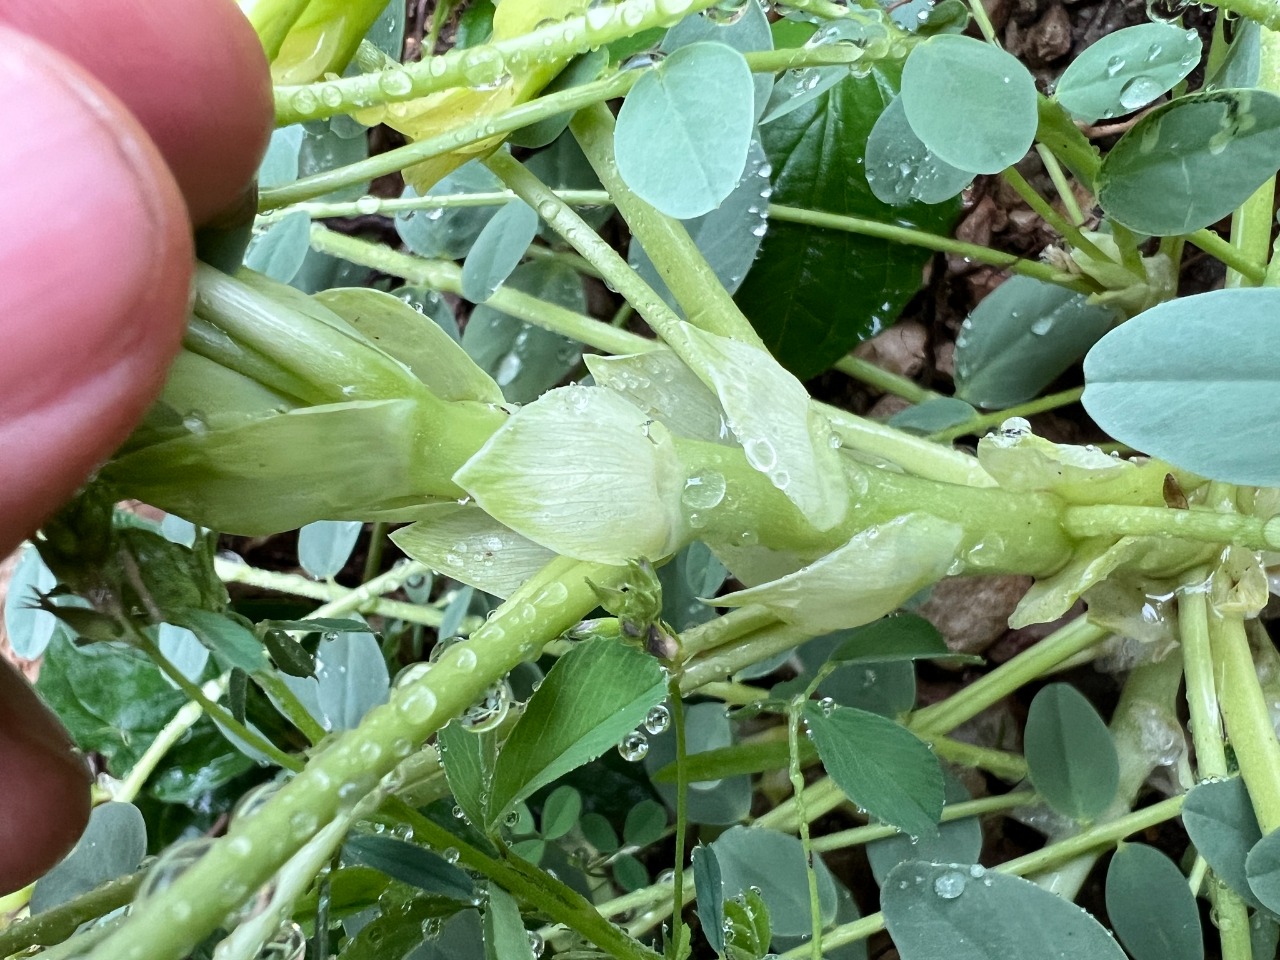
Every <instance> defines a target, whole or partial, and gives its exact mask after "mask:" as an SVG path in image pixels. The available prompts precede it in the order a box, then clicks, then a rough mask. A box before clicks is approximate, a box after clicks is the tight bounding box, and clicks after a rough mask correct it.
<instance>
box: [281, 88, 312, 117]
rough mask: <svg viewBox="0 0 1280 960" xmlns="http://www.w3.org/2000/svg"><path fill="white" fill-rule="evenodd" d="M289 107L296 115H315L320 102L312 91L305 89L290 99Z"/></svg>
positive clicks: (295, 92) (296, 92)
mask: <svg viewBox="0 0 1280 960" xmlns="http://www.w3.org/2000/svg"><path fill="white" fill-rule="evenodd" d="M289 105H290V106H291V107H293V109H294V111H295V112H296V113H300V114H304V115H306V114H311V113H315V112H316V110H317V109H319V107H320V101H319V100H317V99H316V95H315V94H314V93H312V92H311V91H310V90H307V89H306V88H303V89H302V90H296V91H294V93H293V96H291V97H290V98H289Z"/></svg>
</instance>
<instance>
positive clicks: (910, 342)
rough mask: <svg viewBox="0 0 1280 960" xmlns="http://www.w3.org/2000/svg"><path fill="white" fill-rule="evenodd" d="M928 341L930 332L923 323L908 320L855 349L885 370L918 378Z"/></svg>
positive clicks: (858, 353) (861, 355)
mask: <svg viewBox="0 0 1280 960" xmlns="http://www.w3.org/2000/svg"><path fill="white" fill-rule="evenodd" d="M928 341H929V334H928V332H927V331H926V330H925V328H924V327H923V326H922V325H921V324H920V323H918V322H916V321H914V320H904V321H903V322H901V323H896V324H894V325H893V326H892V327H890V328H889V329H888V330H885V331H884V332H882V333H880V334H878V335H876V336H874V337H872V338H871V339H870V340H866V341H864V342H862V343H860V344H858V347H857V349H855V350H854V351H853V352H854V355H855V356H857V357H861V358H862V359H863V360H870V361H871V362H872V363H874V364H875V365H876V366H877V367H880V368H881V369H882V370H888V371H889V372H890V373H896V374H898V375H899V376H902V377H914V376H915V375H916V374H917V373H919V372H920V371H921V370H923V369H924V363H925V354H926V348H927V346H928Z"/></svg>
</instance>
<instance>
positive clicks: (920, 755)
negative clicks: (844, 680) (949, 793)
mask: <svg viewBox="0 0 1280 960" xmlns="http://www.w3.org/2000/svg"><path fill="white" fill-rule="evenodd" d="M804 721H805V724H806V725H807V726H808V728H809V733H810V735H811V736H812V737H813V743H814V746H816V747H817V748H818V756H819V757H821V758H822V765H823V766H824V767H826V770H827V774H828V775H829V776H830V777H831V779H832V780H834V781H835V783H836V785H837V786H838V787H839V788H840V789H841V790H842V791H844V793H845V795H846V796H847V797H848V798H849V799H850V800H852V801H853V802H854V803H855V804H857V805H858V806H859V807H862V808H863V809H865V810H866V811H867V812H868V813H870V814H871V815H872V816H873V817H875V818H876V819H878V820H882V821H884V822H885V823H888V824H892V825H893V826H895V827H897V828H898V829H899V830H903V831H905V832H907V833H909V834H911V835H912V836H914V837H931V836H934V835H935V834H936V833H937V832H938V826H937V824H938V818H939V817H941V816H942V802H943V785H942V768H941V767H940V766H939V765H938V758H937V757H935V756H934V755H933V752H932V751H931V750H930V749H929V748H928V746H927V745H925V744H924V743H923V742H921V741H920V740H919V739H917V738H916V737H915V735H914V734H912V733H911V732H910V731H908V730H907V729H906V728H905V727H903V726H901V725H899V724H897V723H894V722H893V721H892V720H886V719H885V718H884V717H881V716H879V715H877V714H874V713H868V712H867V711H865V710H856V709H854V708H853V707H838V706H831V705H829V704H819V703H816V702H814V701H812V700H811V701H808V702H807V703H806V704H805V705H804Z"/></svg>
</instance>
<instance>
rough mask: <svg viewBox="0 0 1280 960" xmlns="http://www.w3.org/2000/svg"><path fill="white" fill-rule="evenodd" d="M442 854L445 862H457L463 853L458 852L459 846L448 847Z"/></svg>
mask: <svg viewBox="0 0 1280 960" xmlns="http://www.w3.org/2000/svg"><path fill="white" fill-rule="evenodd" d="M440 856H441V857H442V858H443V859H444V862H445V863H457V862H458V860H459V858H460V857H461V856H462V854H460V853H458V849H457V847H447V848H446V849H445V850H444V851H443V852H442V853H441V854H440Z"/></svg>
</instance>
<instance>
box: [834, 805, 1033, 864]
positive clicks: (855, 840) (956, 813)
mask: <svg viewBox="0 0 1280 960" xmlns="http://www.w3.org/2000/svg"><path fill="white" fill-rule="evenodd" d="M1037 799H1038V795H1037V794H1036V793H1035V791H1033V790H1019V791H1015V792H1014V793H1005V794H1001V795H1000V796H998V797H982V798H980V799H978V800H965V801H963V802H962V803H949V804H947V805H946V806H945V807H943V808H942V819H941V820H940V821H939V822H940V823H950V822H952V821H953V820H965V819H968V818H969V817H981V816H984V815H985V814H988V813H1001V812H1003V811H1005V810H1016V809H1017V808H1018V807H1026V806H1030V805H1031V804H1033V803H1035V802H1036V800H1037ZM901 835H902V831H901V830H899V829H898V828H897V827H891V826H889V825H887V824H883V823H876V824H868V825H867V826H865V827H853V828H851V829H849V830H837V831H835V832H833V833H828V834H827V835H826V836H822V837H817V838H815V839H814V841H813V849H814V851H815V852H817V853H829V852H831V851H832V850H845V849H848V848H850V847H860V846H862V845H864V844H868V843H874V842H875V841H876V840H884V839H886V838H887V837H897V836H901Z"/></svg>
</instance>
